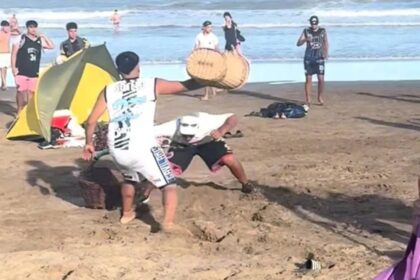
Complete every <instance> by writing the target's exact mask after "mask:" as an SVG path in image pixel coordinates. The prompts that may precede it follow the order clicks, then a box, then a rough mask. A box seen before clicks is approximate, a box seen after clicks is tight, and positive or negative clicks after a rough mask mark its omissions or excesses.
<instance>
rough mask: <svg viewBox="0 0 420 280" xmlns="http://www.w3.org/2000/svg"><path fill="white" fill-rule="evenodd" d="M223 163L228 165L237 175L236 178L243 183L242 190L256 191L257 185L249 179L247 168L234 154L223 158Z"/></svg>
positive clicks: (247, 191)
mask: <svg viewBox="0 0 420 280" xmlns="http://www.w3.org/2000/svg"><path fill="white" fill-rule="evenodd" d="M222 163H223V164H224V165H226V166H227V167H228V168H229V170H230V172H231V173H232V174H233V176H235V178H236V179H238V181H239V182H240V183H241V184H242V192H244V193H251V192H253V191H255V187H254V185H253V184H252V183H250V182H249V181H248V178H247V177H246V174H245V170H244V168H243V166H242V164H241V163H240V162H239V160H237V159H236V158H235V156H234V155H233V154H228V155H225V156H224V157H223V158H222Z"/></svg>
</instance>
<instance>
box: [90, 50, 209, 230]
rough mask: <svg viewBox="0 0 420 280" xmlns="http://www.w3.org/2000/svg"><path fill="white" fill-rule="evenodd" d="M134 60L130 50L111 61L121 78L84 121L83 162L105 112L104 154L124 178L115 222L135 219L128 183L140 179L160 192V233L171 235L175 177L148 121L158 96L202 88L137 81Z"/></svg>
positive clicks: (131, 184) (189, 82) (189, 83)
mask: <svg viewBox="0 0 420 280" xmlns="http://www.w3.org/2000/svg"><path fill="white" fill-rule="evenodd" d="M139 60H140V59H139V57H138V55H137V54H136V53H134V52H130V51H127V52H123V53H120V54H119V55H118V56H117V58H116V60H115V61H116V65H117V68H118V71H119V72H120V73H121V75H122V79H121V80H120V81H117V82H115V83H112V84H110V85H108V86H107V87H105V89H104V90H102V92H101V93H100V94H99V97H98V99H97V101H96V104H95V106H94V108H93V110H92V113H91V114H90V116H89V118H88V120H87V127H86V145H85V148H84V150H83V159H85V160H91V159H92V157H93V155H94V153H95V148H94V146H93V133H94V131H95V127H96V122H97V121H98V119H99V118H100V117H101V116H102V114H104V113H105V112H106V111H107V112H108V115H109V117H110V122H109V126H108V137H107V138H108V146H109V151H110V154H111V155H112V158H113V160H114V162H115V163H116V165H117V166H118V167H119V168H120V170H121V173H122V174H123V176H124V182H123V184H122V187H121V195H122V204H123V207H122V208H123V209H122V216H121V219H120V222H121V223H122V224H126V223H129V222H130V221H132V220H134V219H135V218H136V212H135V209H134V208H133V201H134V194H135V189H134V185H135V184H136V183H137V182H139V181H141V180H142V179H143V178H145V179H146V180H147V189H153V188H158V189H160V190H161V191H162V194H163V200H162V204H163V208H164V218H163V223H162V229H163V230H164V231H171V230H172V229H173V222H174V219H175V210H176V205H177V194H176V185H175V176H174V174H173V173H172V170H171V167H170V164H169V162H168V159H167V158H166V156H165V153H164V151H163V150H162V149H161V148H160V147H159V145H158V143H157V141H156V138H155V134H154V126H153V122H154V118H155V109H156V101H157V98H158V97H159V95H162V94H175V93H181V92H184V91H188V90H195V89H199V88H201V87H202V86H201V85H199V84H198V83H197V82H196V81H194V80H192V79H190V80H187V81H184V82H178V81H166V80H162V79H158V78H143V77H140V65H139Z"/></svg>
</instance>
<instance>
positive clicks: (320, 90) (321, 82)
mask: <svg viewBox="0 0 420 280" xmlns="http://www.w3.org/2000/svg"><path fill="white" fill-rule="evenodd" d="M317 77H318V102H319V104H320V105H324V99H323V93H324V83H325V82H324V75H318V76H317Z"/></svg>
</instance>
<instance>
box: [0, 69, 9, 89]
mask: <svg viewBox="0 0 420 280" xmlns="http://www.w3.org/2000/svg"><path fill="white" fill-rule="evenodd" d="M0 74H1V89H2V90H6V89H7V80H6V78H7V67H3V68H1V69H0Z"/></svg>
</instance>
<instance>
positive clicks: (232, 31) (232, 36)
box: [223, 12, 245, 53]
mask: <svg viewBox="0 0 420 280" xmlns="http://www.w3.org/2000/svg"><path fill="white" fill-rule="evenodd" d="M223 18H224V19H225V24H224V25H223V32H224V33H225V40H226V45H225V50H226V51H232V50H236V51H237V52H238V53H241V42H243V41H245V38H244V37H243V36H242V35H241V33H240V31H239V30H238V25H237V24H236V22H234V21H233V19H232V15H231V14H230V13H229V12H225V13H224V14H223Z"/></svg>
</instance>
